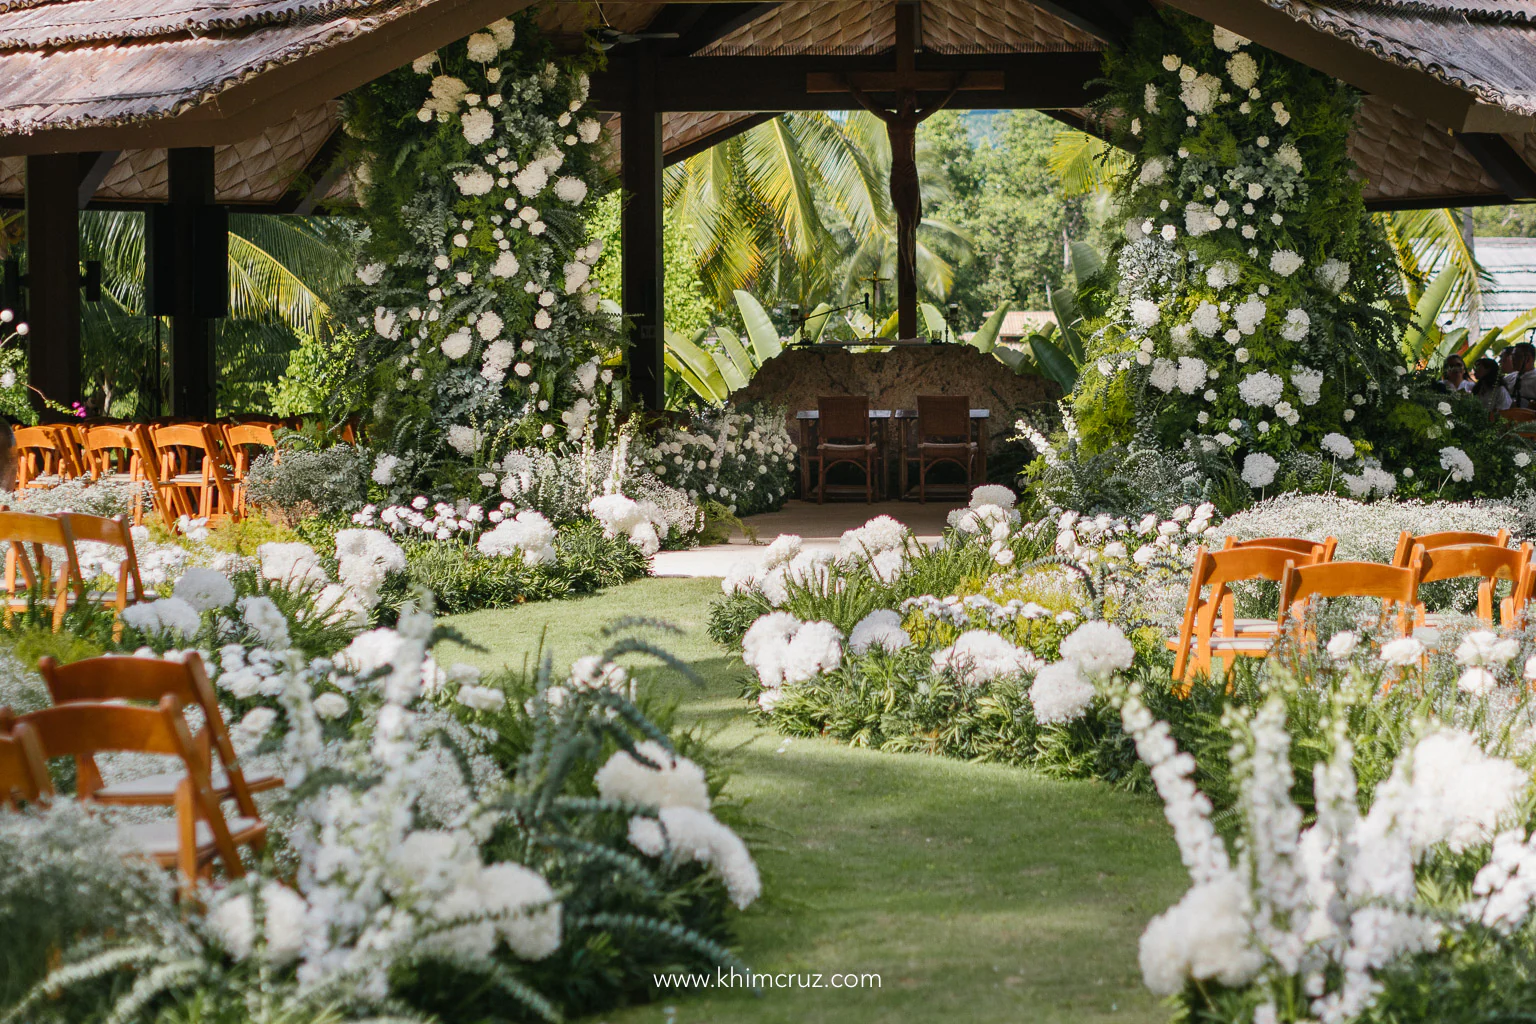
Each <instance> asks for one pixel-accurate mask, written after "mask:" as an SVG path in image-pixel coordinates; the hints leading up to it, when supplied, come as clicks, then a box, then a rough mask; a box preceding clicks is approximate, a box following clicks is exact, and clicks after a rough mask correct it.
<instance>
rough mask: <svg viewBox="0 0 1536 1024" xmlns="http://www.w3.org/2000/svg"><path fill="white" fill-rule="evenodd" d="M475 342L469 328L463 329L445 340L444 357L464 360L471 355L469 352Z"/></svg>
mask: <svg viewBox="0 0 1536 1024" xmlns="http://www.w3.org/2000/svg"><path fill="white" fill-rule="evenodd" d="M474 343H475V340H474V338H473V337H471V336H470V333H469V328H468V327H461V328H459V329H458V330H457V331H454V332H453V333H452V334H450V335H448V337H446V338H444V339H443V346H442V347H443V355H445V356H447V357H448V358H449V359H463V358H464V357H465V356H467V355H469V350H470V348H471V346H473V345H474Z"/></svg>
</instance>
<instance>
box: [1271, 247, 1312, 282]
mask: <svg viewBox="0 0 1536 1024" xmlns="http://www.w3.org/2000/svg"><path fill="white" fill-rule="evenodd" d="M1304 262H1306V261H1305V260H1303V259H1302V258H1301V254H1300V253H1298V252H1296V251H1295V250H1293V249H1280V250H1278V251H1276V252H1275V253H1274V255H1272V256H1270V258H1269V269H1270V270H1273V271H1274V272H1275V273H1277V274H1279V275H1280V276H1281V277H1290V276H1291V275H1292V274H1294V273H1296V271H1298V270H1300V269H1301V265H1302V264H1303V263H1304Z"/></svg>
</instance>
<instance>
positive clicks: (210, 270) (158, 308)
mask: <svg viewBox="0 0 1536 1024" xmlns="http://www.w3.org/2000/svg"><path fill="white" fill-rule="evenodd" d="M178 296H182V297H183V298H182V301H180V302H178ZM144 312H145V313H146V314H148V315H149V316H174V315H176V314H178V313H182V314H185V313H190V314H191V315H193V316H197V317H203V318H205V319H209V320H213V319H218V318H221V317H226V316H228V315H229V211H228V210H227V209H225V208H224V207H222V206H199V207H192V208H179V209H178V208H177V207H173V206H170V205H166V204H162V205H157V206H151V207H150V208H149V209H148V210H147V211H146V212H145V214H144Z"/></svg>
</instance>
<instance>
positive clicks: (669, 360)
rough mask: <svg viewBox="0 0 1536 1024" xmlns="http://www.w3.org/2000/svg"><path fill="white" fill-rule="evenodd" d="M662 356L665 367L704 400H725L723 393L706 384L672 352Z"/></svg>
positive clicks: (714, 401) (717, 401)
mask: <svg viewBox="0 0 1536 1024" xmlns="http://www.w3.org/2000/svg"><path fill="white" fill-rule="evenodd" d="M663 358H664V359H665V360H666V364H667V369H669V370H671V371H672V372H673V373H675V374H677V375H678V376H679V377H681V378H682V379H683V382H684V383H685V384H687V385H688V386H689V387H690V388H692V389H693V393H694V394H696V395H698V396H699V397H700V398H702V399H704V401H706V402H711V403H713V404H715V405H720V404H722V403H723V402H724V401H725V399H726V396H725V395H723V394H718V393H716V392H715V391H714V390H713V389H711V388H710V386H709V385H708V384H705V383H704V382H703V381H702V380H700V379H699V375H698V374H696V373H694V372H693V371H692V370H690V369H688V367H686V366H684V365H683V361H682V360H681V359H679V358H677V356H675V355H674V354H672V352H670V351H668V352H666V353H664V355H663Z"/></svg>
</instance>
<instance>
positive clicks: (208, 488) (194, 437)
mask: <svg viewBox="0 0 1536 1024" xmlns="http://www.w3.org/2000/svg"><path fill="white" fill-rule="evenodd" d="M149 436H150V447H151V450H152V452H151V453H152V455H153V457H154V458H155V459H156V461H157V463H158V469H159V474H160V486H161V487H162V488H165V489H167V490H169V491H172V492H176V493H181V492H196V493H197V495H198V504H197V508H196V510H195V511H194V510H192V509H191V508H190V502H188V501H187V500H186V494H182V498H183V502H184V504H186V505H188V506H189V507H188V508H186V509H185V510H184V511H183V513H182V514H185V515H193V514H195V515H200V516H217V515H227V514H229V513H230V510H231V509H232V507H233V504H234V495H233V492H232V491H231V489H230V484H229V478H228V476H227V475H226V474H225V472H224V467H223V461H224V458H223V452H222V450H221V449H220V446H219V439H218V437H217V436H216V435H215V434H214V431H213V428H212V427H211V426H210V425H209V424H207V423H173V424H169V425H167V426H155V427H151V428H150V430H149Z"/></svg>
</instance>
